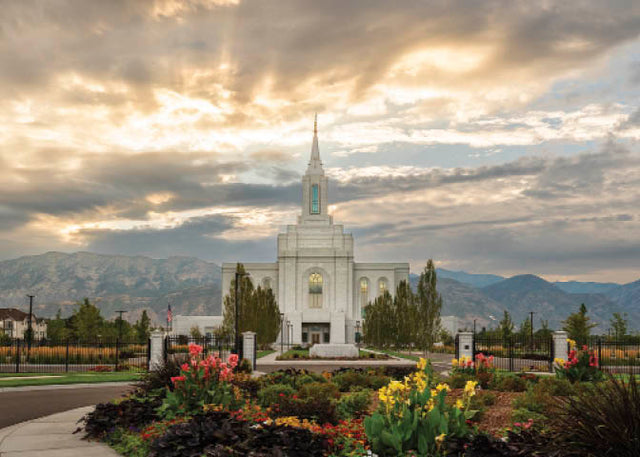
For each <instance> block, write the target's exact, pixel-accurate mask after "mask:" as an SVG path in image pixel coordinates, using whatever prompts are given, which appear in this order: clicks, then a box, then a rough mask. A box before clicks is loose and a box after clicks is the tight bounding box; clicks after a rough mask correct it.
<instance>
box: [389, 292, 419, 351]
mask: <svg viewBox="0 0 640 457" xmlns="http://www.w3.org/2000/svg"><path fill="white" fill-rule="evenodd" d="M416 314H417V313H416V309H415V299H414V295H413V292H412V291H411V287H410V286H409V283H408V282H407V281H400V284H398V287H397V288H396V295H395V297H394V298H393V311H392V313H391V316H390V317H391V318H392V321H393V322H391V323H390V325H391V328H390V330H391V331H392V332H394V334H395V340H396V341H395V345H396V347H397V348H406V347H409V346H410V345H411V343H413V342H414V339H415V325H414V323H415V319H416Z"/></svg>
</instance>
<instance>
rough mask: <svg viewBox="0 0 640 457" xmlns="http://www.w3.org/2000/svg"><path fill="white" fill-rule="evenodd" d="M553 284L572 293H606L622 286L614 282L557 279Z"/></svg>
mask: <svg viewBox="0 0 640 457" xmlns="http://www.w3.org/2000/svg"><path fill="white" fill-rule="evenodd" d="M553 284H554V285H555V286H556V287H558V288H560V289H561V290H563V291H564V292H567V293H570V294H606V293H607V292H611V291H613V290H614V289H617V288H618V287H620V284H616V283H614V282H580V281H565V282H560V281H557V282H554V283H553Z"/></svg>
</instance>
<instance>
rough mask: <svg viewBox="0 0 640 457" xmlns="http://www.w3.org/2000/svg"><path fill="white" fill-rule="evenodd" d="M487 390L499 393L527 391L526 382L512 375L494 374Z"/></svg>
mask: <svg viewBox="0 0 640 457" xmlns="http://www.w3.org/2000/svg"><path fill="white" fill-rule="evenodd" d="M489 389H491V390H499V391H501V392H524V391H525V390H527V381H526V380H525V379H523V378H521V377H520V376H516V375H515V374H513V373H501V372H496V374H495V375H494V377H493V379H492V380H491V383H490V384H489Z"/></svg>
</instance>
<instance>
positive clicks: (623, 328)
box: [609, 313, 629, 341]
mask: <svg viewBox="0 0 640 457" xmlns="http://www.w3.org/2000/svg"><path fill="white" fill-rule="evenodd" d="M609 323H610V325H611V329H612V330H613V335H614V336H615V338H616V340H617V341H620V340H622V339H623V338H624V337H625V336H626V335H627V330H628V329H629V319H627V313H624V315H623V314H620V313H613V316H612V318H611V320H610V321H609Z"/></svg>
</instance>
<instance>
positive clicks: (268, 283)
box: [262, 276, 273, 289]
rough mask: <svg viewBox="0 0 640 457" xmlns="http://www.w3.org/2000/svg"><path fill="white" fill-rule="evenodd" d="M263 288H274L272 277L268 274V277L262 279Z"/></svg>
mask: <svg viewBox="0 0 640 457" xmlns="http://www.w3.org/2000/svg"><path fill="white" fill-rule="evenodd" d="M262 288H263V289H273V286H272V283H271V278H270V277H268V276H267V277H266V278H264V279H263V280H262Z"/></svg>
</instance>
